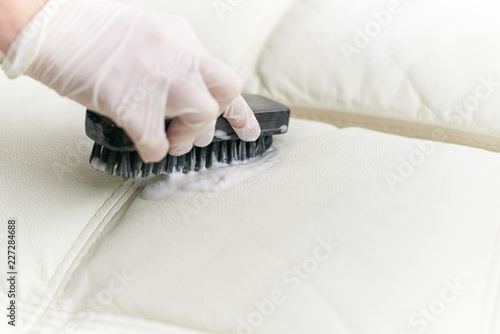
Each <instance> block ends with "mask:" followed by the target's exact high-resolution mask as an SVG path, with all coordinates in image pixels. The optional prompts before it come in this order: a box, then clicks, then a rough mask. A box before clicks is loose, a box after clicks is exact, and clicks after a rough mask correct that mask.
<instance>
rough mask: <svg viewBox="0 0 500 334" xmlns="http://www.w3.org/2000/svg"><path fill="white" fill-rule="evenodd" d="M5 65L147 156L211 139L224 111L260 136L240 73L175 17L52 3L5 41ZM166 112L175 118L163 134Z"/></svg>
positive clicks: (94, 2)
mask: <svg viewBox="0 0 500 334" xmlns="http://www.w3.org/2000/svg"><path fill="white" fill-rule="evenodd" d="M3 68H4V70H5V72H6V73H7V75H8V76H9V77H16V76H19V75H21V74H23V73H26V74H27V75H29V76H31V77H33V78H34V79H36V80H38V81H40V82H42V83H44V84H46V85H47V86H49V87H51V88H53V89H54V90H55V91H57V92H58V93H59V94H60V95H62V96H66V97H69V98H71V99H73V100H75V101H77V102H79V103H81V104H83V105H84V106H86V107H88V108H90V109H92V110H95V111H97V112H99V113H101V114H103V115H105V116H108V117H109V118H111V119H112V120H113V121H115V122H116V123H117V125H118V126H120V127H122V128H123V129H124V130H125V131H126V132H127V134H128V135H129V136H130V138H131V139H132V140H133V141H134V144H135V146H136V148H137V150H138V152H139V154H140V155H141V157H142V159H143V160H144V161H145V162H153V161H159V160H161V159H162V158H163V157H164V156H165V155H166V154H167V151H168V152H169V153H170V154H172V155H181V154H184V153H187V152H188V151H189V150H190V149H191V148H192V146H193V143H194V144H195V145H197V146H201V147H202V146H206V145H208V144H209V143H210V142H211V141H212V138H213V135H214V127H215V120H216V118H217V117H218V116H220V115H221V114H223V115H224V116H225V117H226V118H227V119H228V120H229V122H230V123H231V125H232V126H233V128H234V129H235V131H236V133H237V134H238V135H239V137H240V138H241V139H243V140H245V141H254V140H256V139H257V138H258V137H259V135H260V127H259V124H258V122H257V120H256V119H255V116H254V115H253V112H252V111H251V109H250V108H249V107H248V105H247V104H246V102H245V101H244V100H243V98H242V97H241V95H240V93H241V90H242V83H241V80H240V79H239V77H238V76H237V75H236V73H235V72H233V71H232V70H231V69H230V68H229V67H228V66H226V65H225V64H223V63H222V62H221V61H219V60H217V59H215V58H214V57H212V56H211V55H210V54H209V53H208V52H207V50H206V49H205V48H204V47H203V45H202V44H201V43H200V41H199V40H198V38H197V37H196V35H195V33H194V32H193V31H192V30H191V28H190V26H189V24H188V23H187V22H186V21H185V20H184V19H182V18H179V17H176V16H172V15H164V14H159V13H154V12H149V11H146V10H142V9H138V8H135V7H133V6H127V5H123V4H119V3H115V2H112V1H109V0H69V1H68V0H51V1H49V3H48V4H47V5H46V6H45V7H44V8H43V9H42V11H41V12H40V13H39V14H38V15H37V17H35V19H34V20H33V21H32V22H31V23H30V25H29V26H28V27H26V28H25V29H24V31H23V33H22V34H21V35H20V36H18V37H17V39H16V40H15V42H14V43H13V44H12V45H11V47H10V49H9V52H8V54H7V58H6V60H5V62H4V66H3ZM165 117H167V118H174V120H173V122H172V124H171V126H170V127H169V129H168V132H167V136H165V129H164V119H165ZM167 138H168V140H167Z"/></svg>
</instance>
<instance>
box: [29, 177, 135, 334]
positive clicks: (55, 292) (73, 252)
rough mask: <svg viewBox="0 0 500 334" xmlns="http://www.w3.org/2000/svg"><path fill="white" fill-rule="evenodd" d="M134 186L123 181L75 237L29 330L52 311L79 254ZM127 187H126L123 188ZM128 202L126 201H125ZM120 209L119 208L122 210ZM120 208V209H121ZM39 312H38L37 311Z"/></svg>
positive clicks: (46, 289)
mask: <svg viewBox="0 0 500 334" xmlns="http://www.w3.org/2000/svg"><path fill="white" fill-rule="evenodd" d="M131 187H132V184H131V183H127V182H125V183H123V184H122V185H120V186H119V187H118V188H117V189H116V190H115V191H114V192H113V193H112V194H111V195H110V196H109V197H108V198H107V199H106V201H104V203H103V204H102V205H101V206H100V207H99V208H98V209H97V210H96V211H95V213H94V215H93V216H92V217H90V218H89V220H88V222H87V224H86V225H85V227H83V228H82V229H81V231H80V233H79V234H78V237H77V238H76V239H75V242H74V243H73V247H72V248H71V249H70V250H69V251H68V252H66V254H65V256H64V257H63V259H62V260H61V261H60V262H59V264H58V266H57V269H56V271H55V272H54V274H53V276H52V278H51V280H50V281H49V282H48V284H47V285H46V288H45V290H44V291H43V293H42V294H41V296H42V298H43V296H44V295H45V294H50V297H49V300H48V302H47V304H46V306H45V307H42V309H41V311H39V313H40V312H41V313H40V314H39V316H36V315H35V318H34V319H33V323H32V324H31V326H28V330H27V332H28V333H30V332H31V329H32V328H34V327H36V326H37V324H38V323H39V321H40V319H42V318H43V316H44V315H45V314H46V313H47V312H50V311H51V309H50V306H51V305H52V304H53V302H54V301H55V300H56V297H57V295H58V294H59V293H60V288H61V287H62V286H63V282H64V281H66V277H67V275H66V274H67V273H68V272H69V271H70V270H71V268H72V266H73V264H74V262H75V260H76V259H77V258H78V256H79V255H80V254H81V252H82V251H83V249H85V248H86V247H87V246H88V242H89V240H91V239H92V238H93V236H95V234H96V231H97V230H99V227H101V226H103V223H105V222H106V221H107V222H109V221H111V220H112V218H113V217H114V216H115V214H113V217H111V218H110V219H106V218H107V217H108V215H109V214H110V212H112V211H113V209H114V208H115V207H116V205H117V204H118V203H119V202H120V200H121V199H122V198H123V197H124V196H126V195H127V193H128V191H130V189H131ZM123 188H125V189H123ZM120 190H123V194H121V196H119V197H118V198H116V199H115V200H114V202H113V203H110V205H109V207H108V205H107V203H108V202H110V201H111V200H112V199H113V198H114V197H116V194H117V193H118V192H119V191H120ZM125 203H126V202H125ZM106 207H108V210H107V212H106V213H104V214H103V217H102V218H101V219H100V221H98V222H96V224H95V227H94V228H93V229H92V230H91V231H89V233H88V235H87V236H86V240H85V241H83V244H82V245H81V246H80V247H79V248H78V249H77V247H75V244H76V243H77V241H78V240H79V239H80V238H83V234H84V231H85V229H86V228H89V224H90V223H91V222H92V221H93V220H94V219H98V214H99V212H100V211H101V210H104V209H105V208H106ZM120 209H121V207H120ZM120 209H119V210H120ZM119 210H118V211H119ZM70 254H71V255H72V258H71V259H69V257H70ZM64 263H67V264H68V267H67V268H66V273H65V275H62V276H60V274H61V272H62V271H63V269H61V268H62V266H63V264H64ZM58 277H60V278H59V279H58V282H57V280H56V278H58ZM53 286H54V288H53V292H50V290H51V288H52V287H53ZM35 313H37V312H35Z"/></svg>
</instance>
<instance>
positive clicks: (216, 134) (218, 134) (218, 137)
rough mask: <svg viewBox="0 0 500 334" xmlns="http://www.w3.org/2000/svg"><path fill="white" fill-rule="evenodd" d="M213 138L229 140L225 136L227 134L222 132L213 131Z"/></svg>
mask: <svg viewBox="0 0 500 334" xmlns="http://www.w3.org/2000/svg"><path fill="white" fill-rule="evenodd" d="M214 136H215V138H217V139H220V140H230V139H231V137H230V136H228V135H227V132H225V131H223V130H215V133H214Z"/></svg>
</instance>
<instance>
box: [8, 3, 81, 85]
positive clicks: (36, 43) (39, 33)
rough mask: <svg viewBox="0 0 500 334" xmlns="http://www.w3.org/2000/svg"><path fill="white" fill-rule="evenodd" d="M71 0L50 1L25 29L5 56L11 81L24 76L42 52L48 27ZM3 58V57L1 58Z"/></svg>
mask: <svg viewBox="0 0 500 334" xmlns="http://www.w3.org/2000/svg"><path fill="white" fill-rule="evenodd" d="M69 1H71V0H50V1H49V2H48V3H47V4H45V6H43V7H42V9H41V10H40V11H39V12H38V14H37V15H36V16H35V18H34V19H33V20H32V21H31V22H30V23H29V24H28V25H27V26H26V28H24V29H23V31H22V32H21V33H20V34H19V36H17V38H16V40H15V41H14V43H12V45H11V47H10V49H9V52H8V53H7V54H6V55H5V59H4V60H3V65H2V69H3V70H4V72H5V74H7V76H8V77H9V78H11V79H14V78H17V77H19V76H21V75H22V74H24V73H25V72H26V71H27V70H28V69H29V67H30V66H31V65H32V64H33V62H34V61H35V58H36V56H37V55H38V53H39V52H40V45H41V44H42V42H43V40H44V39H45V33H46V31H47V27H48V25H49V23H50V21H51V19H52V18H53V17H54V15H56V14H57V12H58V11H59V10H60V8H61V6H64V5H66V3H68V2H69ZM0 58H1V57H0Z"/></svg>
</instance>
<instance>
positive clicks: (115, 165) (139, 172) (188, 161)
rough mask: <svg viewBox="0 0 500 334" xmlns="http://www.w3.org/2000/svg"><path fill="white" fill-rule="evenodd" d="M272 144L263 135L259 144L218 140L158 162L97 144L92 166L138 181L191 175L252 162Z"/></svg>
mask: <svg viewBox="0 0 500 334" xmlns="http://www.w3.org/2000/svg"><path fill="white" fill-rule="evenodd" d="M272 143H273V138H272V136H262V137H260V138H259V139H257V141H255V142H244V141H242V140H238V139H237V140H230V141H220V142H219V141H216V142H213V143H211V144H210V145H209V146H207V147H194V148H193V149H192V150H191V151H190V152H189V153H187V154H184V155H181V156H178V157H174V156H171V155H167V156H166V157H165V158H164V159H163V160H162V161H160V162H158V163H144V162H143V161H142V160H141V158H140V156H139V153H137V152H135V151H132V152H126V151H113V150H109V149H107V148H105V147H103V146H102V145H99V144H97V143H96V144H94V147H93V148H92V153H91V155H90V163H91V164H92V166H94V168H96V169H97V170H99V171H101V172H104V173H106V174H109V175H118V176H121V177H123V178H125V179H135V178H139V177H148V176H149V175H163V174H172V173H189V172H193V171H199V170H203V169H207V168H211V167H213V166H214V165H216V164H232V163H235V162H237V161H246V160H251V159H254V158H256V157H258V156H261V155H263V154H264V153H265V152H267V151H268V150H269V149H270V148H271V146H272Z"/></svg>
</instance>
